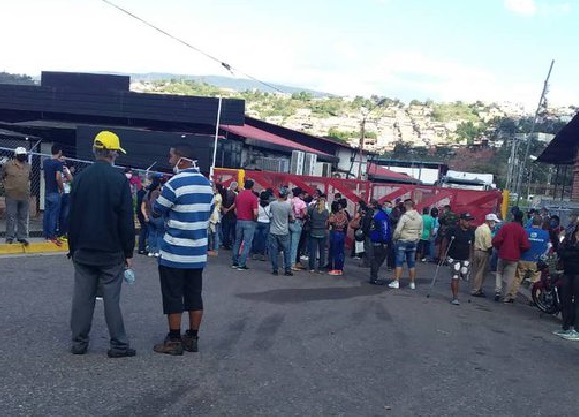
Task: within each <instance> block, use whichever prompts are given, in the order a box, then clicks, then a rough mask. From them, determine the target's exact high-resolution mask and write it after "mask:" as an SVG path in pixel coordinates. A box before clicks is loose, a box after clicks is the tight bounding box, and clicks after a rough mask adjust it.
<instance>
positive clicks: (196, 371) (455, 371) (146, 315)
mask: <svg viewBox="0 0 579 417" xmlns="http://www.w3.org/2000/svg"><path fill="white" fill-rule="evenodd" d="M227 255H229V253H227V252H222V253H221V257H220V258H219V259H212V260H211V265H210V266H209V268H208V270H207V272H206V275H205V277H206V279H205V291H204V295H205V312H206V316H205V321H204V323H203V329H202V331H201V334H200V336H201V340H200V349H201V352H199V353H187V352H186V353H185V355H184V356H183V357H176V358H175V357H169V356H163V355H160V354H156V353H154V352H153V350H152V346H153V344H154V343H156V342H158V341H159V340H161V339H162V337H163V336H164V335H165V333H166V322H165V319H164V317H163V316H162V314H161V297H160V290H159V283H158V277H157V273H156V266H155V262H154V260H152V259H149V258H146V257H139V258H138V259H137V263H136V267H135V270H136V273H137V282H136V284H135V285H133V286H128V285H125V286H124V288H123V291H124V294H123V311H124V315H125V322H126V326H127V330H128V332H129V336H130V338H131V343H132V346H133V347H134V348H136V349H137V357H135V358H130V359H117V360H113V359H108V358H107V357H106V350H107V348H108V335H107V331H106V326H105V324H104V319H103V309H102V302H99V303H100V304H97V309H96V314H95V321H94V326H93V331H92V337H93V339H92V341H91V346H90V350H89V353H88V354H87V355H84V356H73V355H71V354H70V353H68V349H69V337H70V335H69V325H68V323H69V309H70V299H71V293H72V267H71V264H70V263H69V262H68V261H66V259H65V257H64V256H63V255H53V256H29V257H27V258H23V257H19V258H2V259H0V265H1V268H2V275H1V276H0V282H1V285H0V294H1V296H0V297H1V300H0V317H1V319H0V334H2V344H0V369H1V372H0V390H1V391H0V392H1V394H0V410H2V415H6V416H15V415H38V416H45V415H54V416H56V415H58V416H73V415H74V416H79V415H81V416H88V415H95V416H98V415H108V416H128V415H135V416H136V415H139V416H149V415H150V416H156V415H167V416H168V415H175V416H185V415H210V416H224V415H235V416H254V415H264V416H286V415H287V416H289V415H303V416H333V415H336V416H427V415H428V416H479V415H480V416H535V415H536V416H539V415H545V416H551V415H559V416H572V415H577V410H578V409H579V385H578V384H577V381H579V361H578V360H577V359H578V358H579V344H578V343H573V342H568V341H565V340H562V339H559V338H557V337H555V336H552V335H551V331H552V330H554V329H556V328H558V326H559V322H558V321H556V320H554V319H552V318H548V317H547V318H542V319H540V318H539V314H538V313H537V312H536V311H535V310H534V309H533V308H530V307H528V306H525V305H523V304H515V305H502V304H495V303H494V301H491V300H476V301H475V302H473V303H472V304H467V303H466V298H465V297H463V299H462V301H463V304H462V305H461V306H460V307H454V306H451V305H450V304H449V303H448V295H449V294H448V275H447V274H441V279H440V283H439V285H438V286H437V288H436V290H435V292H434V293H433V295H432V297H431V298H430V299H427V298H426V291H427V287H428V283H429V282H430V279H431V277H432V274H433V273H434V267H433V266H432V265H421V267H420V270H419V274H418V275H419V280H418V289H417V290H416V291H415V292H411V291H410V290H407V289H401V290H398V291H392V290H388V289H387V288H386V287H374V286H371V285H368V284H366V282H365V281H366V274H367V273H368V271H367V270H365V269H361V268H359V267H357V266H354V265H349V266H348V267H347V271H346V272H347V274H346V276H344V277H340V278H335V277H330V276H327V275H325V276H317V275H316V276H314V275H309V274H307V273H299V274H297V275H296V276H295V277H291V278H287V277H283V276H279V277H273V276H271V275H269V268H268V264H267V263H265V262H257V261H256V262H251V263H250V264H249V266H250V268H252V269H251V270H249V271H233V270H232V269H231V268H230V267H229V262H228V259H227ZM445 272H446V271H445ZM493 281H494V280H493Z"/></svg>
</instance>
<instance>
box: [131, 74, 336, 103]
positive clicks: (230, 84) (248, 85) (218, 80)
mask: <svg viewBox="0 0 579 417" xmlns="http://www.w3.org/2000/svg"><path fill="white" fill-rule="evenodd" d="M123 75H129V76H130V77H131V79H132V81H141V80H144V81H153V80H170V79H175V78H176V79H182V80H193V81H196V82H201V83H207V84H210V85H214V86H216V87H220V88H231V89H232V90H235V91H241V92H242V91H246V90H254V89H256V90H260V91H262V92H264V93H275V92H276V90H275V88H277V89H278V90H280V91H282V92H283V93H287V94H293V93H300V92H302V91H304V92H307V93H310V94H313V95H314V96H317V97H319V96H327V95H330V94H328V93H322V92H319V91H314V90H312V89H308V88H303V87H295V86H294V87H292V86H288V85H281V84H274V83H268V82H266V83H267V84H269V85H271V86H272V87H275V88H271V87H268V86H266V85H263V84H261V83H260V82H258V81H254V80H249V79H244V78H232V77H221V76H218V75H183V74H171V73H163V72H149V73H145V74H123Z"/></svg>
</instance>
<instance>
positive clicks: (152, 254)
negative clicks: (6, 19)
mask: <svg viewBox="0 0 579 417" xmlns="http://www.w3.org/2000/svg"><path fill="white" fill-rule="evenodd" d="M147 256H148V257H149V258H154V257H155V254H154V253H153V252H149V254H148V255H147Z"/></svg>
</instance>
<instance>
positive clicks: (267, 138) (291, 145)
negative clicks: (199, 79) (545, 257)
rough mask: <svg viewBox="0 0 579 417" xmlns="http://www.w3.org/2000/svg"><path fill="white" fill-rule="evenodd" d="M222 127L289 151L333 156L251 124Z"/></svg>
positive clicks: (227, 130) (244, 136) (247, 137)
mask: <svg viewBox="0 0 579 417" xmlns="http://www.w3.org/2000/svg"><path fill="white" fill-rule="evenodd" d="M220 128H221V129H223V130H225V131H226V132H230V133H233V134H235V135H238V136H241V137H243V138H246V139H253V140H257V141H261V142H267V143H270V144H273V145H278V146H282V147H284V148H287V149H288V151H290V152H291V151H292V150H298V151H303V152H308V153H315V154H317V155H326V156H331V155H328V154H326V153H323V152H320V151H319V150H317V149H314V148H310V147H309V146H304V145H301V144H299V143H297V142H294V141H292V140H289V139H286V138H282V137H281V136H278V135H275V134H273V133H269V132H266V131H264V130H261V129H258V128H256V127H253V126H250V125H248V124H245V125H243V126H233V125H222V126H220Z"/></svg>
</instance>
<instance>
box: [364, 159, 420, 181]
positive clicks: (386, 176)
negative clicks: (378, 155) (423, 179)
mask: <svg viewBox="0 0 579 417" xmlns="http://www.w3.org/2000/svg"><path fill="white" fill-rule="evenodd" d="M368 177H370V178H372V179H380V180H386V181H390V182H397V183H406V184H420V180H417V179H416V178H414V177H411V176H409V175H406V174H403V173H401V172H396V171H391V170H389V169H388V168H384V167H381V166H379V165H376V164H374V163H372V162H370V163H369V164H368Z"/></svg>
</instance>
